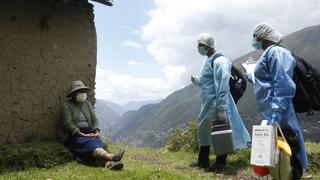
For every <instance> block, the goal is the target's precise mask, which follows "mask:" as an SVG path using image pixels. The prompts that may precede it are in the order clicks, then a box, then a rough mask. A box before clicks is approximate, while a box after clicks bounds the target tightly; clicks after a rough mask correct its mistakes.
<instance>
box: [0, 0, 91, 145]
mask: <svg viewBox="0 0 320 180" xmlns="http://www.w3.org/2000/svg"><path fill="white" fill-rule="evenodd" d="M96 41H97V40H96V31H95V26H94V15H93V6H92V5H91V4H89V3H88V2H87V1H81V0H74V1H71V0H70V1H67V0H63V1H58V0H3V1H0V95H1V97H0V143H20V142H23V141H25V140H28V139H32V138H53V137H55V130H56V129H55V127H56V124H57V122H58V120H59V119H60V105H61V103H62V101H63V100H65V96H66V93H67V90H68V89H69V86H70V83H71V82H72V81H73V80H78V79H79V80H83V81H84V83H85V84H86V85H87V86H89V87H91V88H92V89H94V82H95V68H96V49H97V47H96V46H97V43H96ZM89 97H90V99H93V97H94V92H91V94H89Z"/></svg>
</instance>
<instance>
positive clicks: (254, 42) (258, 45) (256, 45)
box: [252, 37, 262, 50]
mask: <svg viewBox="0 0 320 180" xmlns="http://www.w3.org/2000/svg"><path fill="white" fill-rule="evenodd" d="M252 47H253V48H255V49H257V50H259V49H262V41H257V38H256V37H254V38H253V39H252Z"/></svg>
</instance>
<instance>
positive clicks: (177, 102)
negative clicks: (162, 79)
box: [112, 25, 320, 147]
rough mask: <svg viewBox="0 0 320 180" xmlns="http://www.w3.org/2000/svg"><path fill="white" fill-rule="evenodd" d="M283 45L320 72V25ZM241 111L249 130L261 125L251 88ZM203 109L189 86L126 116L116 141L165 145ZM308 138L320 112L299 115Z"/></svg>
mask: <svg viewBox="0 0 320 180" xmlns="http://www.w3.org/2000/svg"><path fill="white" fill-rule="evenodd" d="M283 44H284V45H285V46H287V47H288V48H289V49H291V50H292V51H293V52H294V53H295V54H297V55H299V56H301V57H303V58H304V59H305V60H306V61H308V62H310V63H311V64H313V65H314V66H315V67H317V68H319V69H320V25H318V26H313V27H308V28H305V29H302V30H300V31H297V32H295V33H292V34H290V35H288V36H286V37H285V38H284V39H283ZM260 54H261V51H253V52H250V53H248V54H246V55H244V56H241V57H239V58H237V59H235V60H234V64H235V66H237V67H238V68H239V69H241V70H243V68H242V67H241V63H242V62H245V61H246V60H247V59H248V58H249V57H252V58H253V59H258V57H259V55H260ZM238 109H239V112H240V114H241V116H242V118H243V119H244V123H245V125H246V127H247V128H248V130H250V131H251V127H252V124H259V123H260V120H261V119H262V118H261V117H260V115H259V112H258V109H257V105H256V103H255V97H254V95H253V91H252V86H251V85H250V84H249V86H248V87H247V91H246V93H245V94H244V96H243V97H242V98H241V99H240V101H239V103H238ZM199 110H200V91H199V88H198V87H195V86H194V85H189V86H187V87H185V88H183V89H181V90H179V91H176V92H174V93H173V94H171V95H169V96H168V97H167V98H166V99H165V100H163V101H161V102H160V103H159V104H154V105H152V106H143V107H142V108H141V109H139V110H138V111H132V112H129V113H128V114H125V115H124V116H123V117H121V119H120V120H119V123H117V124H116V125H115V126H116V128H115V129H114V131H112V138H113V139H114V140H116V141H123V140H124V141H126V142H127V143H129V144H132V145H137V146H149V147H160V146H162V145H164V144H165V143H166V140H167V139H168V132H169V130H170V129H171V128H175V127H176V126H177V125H180V126H182V127H184V126H185V125H186V122H187V121H188V120H189V119H190V118H192V117H197V115H198V113H199ZM299 117H300V119H301V123H302V127H303V129H304V133H305V138H311V139H314V138H319V137H318V132H319V130H320V113H316V114H315V115H314V116H305V115H304V114H299Z"/></svg>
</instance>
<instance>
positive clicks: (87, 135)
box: [79, 131, 93, 138]
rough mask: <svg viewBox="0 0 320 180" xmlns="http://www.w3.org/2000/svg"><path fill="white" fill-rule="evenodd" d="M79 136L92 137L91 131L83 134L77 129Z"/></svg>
mask: <svg viewBox="0 0 320 180" xmlns="http://www.w3.org/2000/svg"><path fill="white" fill-rule="evenodd" d="M79 136H81V137H86V138H92V137H93V133H89V134H84V133H82V132H81V131H79Z"/></svg>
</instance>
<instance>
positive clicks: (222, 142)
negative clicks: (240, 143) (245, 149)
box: [211, 129, 236, 155]
mask: <svg viewBox="0 0 320 180" xmlns="http://www.w3.org/2000/svg"><path fill="white" fill-rule="evenodd" d="M232 133H233V132H232V129H227V130H220V131H214V132H211V136H212V143H213V150H214V154H215V155H226V154H231V153H234V152H235V151H236V148H235V146H234V142H233V134H232Z"/></svg>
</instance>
